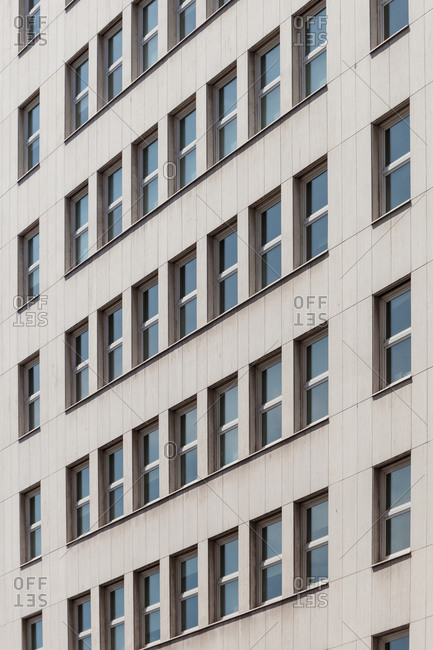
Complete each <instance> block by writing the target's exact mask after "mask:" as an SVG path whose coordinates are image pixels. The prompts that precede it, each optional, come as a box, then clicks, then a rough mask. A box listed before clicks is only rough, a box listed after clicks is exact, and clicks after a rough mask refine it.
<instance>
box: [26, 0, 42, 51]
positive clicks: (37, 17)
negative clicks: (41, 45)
mask: <svg viewBox="0 0 433 650" xmlns="http://www.w3.org/2000/svg"><path fill="white" fill-rule="evenodd" d="M25 1H26V5H27V6H26V23H27V24H26V27H27V41H28V42H30V41H32V40H33V39H34V38H36V36H39V34H40V33H41V3H40V0H25Z"/></svg>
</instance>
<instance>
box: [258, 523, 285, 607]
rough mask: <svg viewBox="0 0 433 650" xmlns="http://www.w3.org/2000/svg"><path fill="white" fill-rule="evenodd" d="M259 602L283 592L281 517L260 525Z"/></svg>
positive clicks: (271, 598)
mask: <svg viewBox="0 0 433 650" xmlns="http://www.w3.org/2000/svg"><path fill="white" fill-rule="evenodd" d="M257 532H258V535H257V544H258V570H259V575H258V587H259V590H258V602H259V603H265V602H267V601H269V600H273V599H274V598H278V597H279V596H281V594H282V580H281V567H282V560H281V519H280V518H278V519H271V520H267V521H265V522H264V523H262V524H260V526H259V527H258V531H257Z"/></svg>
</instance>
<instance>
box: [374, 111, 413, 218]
mask: <svg viewBox="0 0 433 650" xmlns="http://www.w3.org/2000/svg"><path fill="white" fill-rule="evenodd" d="M404 112H405V111H403V115H402V114H401V113H400V114H399V119H398V121H396V120H395V116H394V117H393V118H392V121H391V123H389V122H387V123H386V124H385V125H384V126H383V128H382V133H381V136H382V160H383V163H382V167H383V172H382V197H383V199H382V214H384V213H387V212H389V211H390V210H394V208H396V207H398V206H399V205H401V204H402V203H405V202H406V201H408V200H409V199H410V116H409V113H408V112H406V115H405V116H404ZM401 117H403V119H401Z"/></svg>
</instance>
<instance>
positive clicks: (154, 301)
mask: <svg viewBox="0 0 433 650" xmlns="http://www.w3.org/2000/svg"><path fill="white" fill-rule="evenodd" d="M141 309H142V317H141V331H142V346H143V348H142V349H143V356H142V360H143V361H146V359H149V358H150V357H153V355H154V354H157V352H158V282H153V283H152V284H151V285H150V286H149V287H148V288H147V289H144V291H143V293H142V303H141Z"/></svg>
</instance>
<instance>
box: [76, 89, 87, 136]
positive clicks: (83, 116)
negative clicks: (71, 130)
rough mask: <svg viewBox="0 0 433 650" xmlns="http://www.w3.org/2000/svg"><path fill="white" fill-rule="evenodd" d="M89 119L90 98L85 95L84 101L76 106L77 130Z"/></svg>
mask: <svg viewBox="0 0 433 650" xmlns="http://www.w3.org/2000/svg"><path fill="white" fill-rule="evenodd" d="M88 119H89V96H88V95H85V96H84V97H83V99H81V100H80V101H79V102H77V103H76V104H75V128H76V129H78V127H79V126H81V125H82V124H84V122H87V120H88Z"/></svg>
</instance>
